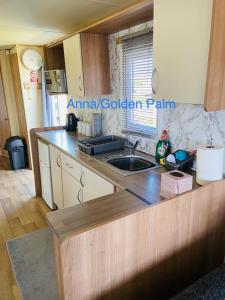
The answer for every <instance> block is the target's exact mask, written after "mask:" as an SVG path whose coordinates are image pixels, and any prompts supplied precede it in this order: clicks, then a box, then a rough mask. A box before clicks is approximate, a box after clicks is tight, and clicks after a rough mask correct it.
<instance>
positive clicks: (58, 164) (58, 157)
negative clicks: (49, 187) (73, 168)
mask: <svg viewBox="0 0 225 300" xmlns="http://www.w3.org/2000/svg"><path fill="white" fill-rule="evenodd" d="M59 159H60V155H58V156H57V161H56V163H57V166H58V167H59V168H61V165H60V163H59Z"/></svg>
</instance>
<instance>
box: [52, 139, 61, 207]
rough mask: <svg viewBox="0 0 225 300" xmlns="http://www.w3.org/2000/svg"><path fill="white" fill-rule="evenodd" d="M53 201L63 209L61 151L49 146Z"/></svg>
mask: <svg viewBox="0 0 225 300" xmlns="http://www.w3.org/2000/svg"><path fill="white" fill-rule="evenodd" d="M49 149H50V163H51V173H52V192H53V201H54V203H55V204H56V205H57V207H58V208H59V209H61V208H63V207H64V204H63V192H62V169H61V155H60V154H61V151H59V150H58V149H57V148H56V147H54V146H52V145H50V146H49Z"/></svg>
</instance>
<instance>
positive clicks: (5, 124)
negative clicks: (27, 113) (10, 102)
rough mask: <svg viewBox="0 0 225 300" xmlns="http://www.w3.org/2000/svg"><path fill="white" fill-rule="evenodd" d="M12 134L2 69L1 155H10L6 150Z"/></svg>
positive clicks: (0, 86) (0, 108) (0, 101)
mask: <svg viewBox="0 0 225 300" xmlns="http://www.w3.org/2000/svg"><path fill="white" fill-rule="evenodd" d="M10 136H11V130H10V125H9V118H8V112H7V108H6V101H5V92H4V87H3V81H2V73H1V69H0V155H3V156H5V157H8V152H7V151H6V150H4V146H5V142H6V140H7V138H9V137H10Z"/></svg>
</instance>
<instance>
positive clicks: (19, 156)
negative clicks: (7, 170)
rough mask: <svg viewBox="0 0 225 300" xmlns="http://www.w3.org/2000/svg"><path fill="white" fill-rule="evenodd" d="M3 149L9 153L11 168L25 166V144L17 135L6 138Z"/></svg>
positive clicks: (22, 167) (17, 168) (16, 168)
mask: <svg viewBox="0 0 225 300" xmlns="http://www.w3.org/2000/svg"><path fill="white" fill-rule="evenodd" d="M5 150H7V151H8V153H9V160H10V165H11V169H12V170H19V169H25V168H26V166H27V158H26V144H25V142H24V141H23V139H22V138H21V137H19V136H12V137H10V138H8V139H7V140H6V143H5Z"/></svg>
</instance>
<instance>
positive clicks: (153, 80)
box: [152, 68, 158, 95]
mask: <svg viewBox="0 0 225 300" xmlns="http://www.w3.org/2000/svg"><path fill="white" fill-rule="evenodd" d="M157 72H158V71H157V68H154V69H153V72H152V93H153V95H155V94H156V92H157V89H158V87H157V86H156V87H155V84H154V82H155V76H156V74H157Z"/></svg>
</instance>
